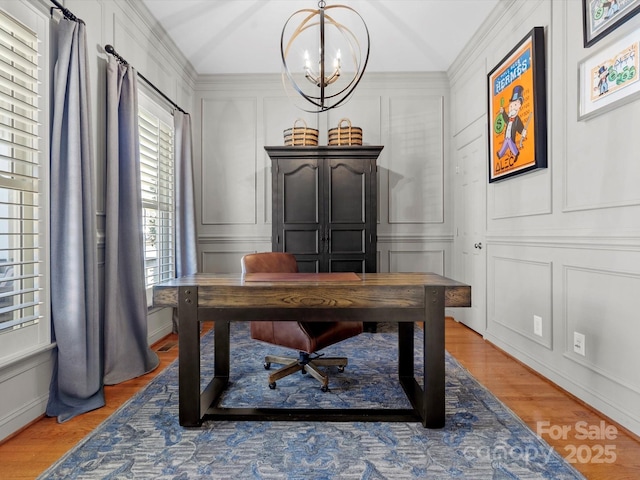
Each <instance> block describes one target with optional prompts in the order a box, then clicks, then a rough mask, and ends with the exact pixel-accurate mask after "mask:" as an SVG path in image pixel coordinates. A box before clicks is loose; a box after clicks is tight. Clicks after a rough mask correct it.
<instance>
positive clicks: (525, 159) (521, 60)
mask: <svg viewBox="0 0 640 480" xmlns="http://www.w3.org/2000/svg"><path fill="white" fill-rule="evenodd" d="M544 49H545V45H544V28H543V27H534V28H533V30H531V32H529V33H528V34H527V36H525V37H524V38H523V39H522V40H521V41H520V42H519V43H518V44H517V45H516V46H515V47H514V48H513V49H512V50H511V52H509V54H508V55H507V56H506V57H504V59H502V61H501V62H500V63H499V64H498V65H496V67H495V68H494V69H493V70H491V72H489V75H488V78H487V79H488V82H487V83H488V96H489V105H488V112H489V122H488V123H489V182H495V181H497V180H502V179H505V178H509V177H513V176H514V175H520V174H522V173H525V172H529V171H531V170H536V169H539V168H546V167H547V113H546V104H547V93H546V78H545V77H546V68H545V50H544Z"/></svg>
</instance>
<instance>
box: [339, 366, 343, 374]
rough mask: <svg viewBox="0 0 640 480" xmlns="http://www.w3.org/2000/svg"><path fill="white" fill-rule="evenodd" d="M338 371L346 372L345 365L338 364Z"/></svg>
mask: <svg viewBox="0 0 640 480" xmlns="http://www.w3.org/2000/svg"><path fill="white" fill-rule="evenodd" d="M338 372H340V373H343V372H344V365H340V366H338Z"/></svg>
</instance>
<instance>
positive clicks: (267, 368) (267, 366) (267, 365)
mask: <svg viewBox="0 0 640 480" xmlns="http://www.w3.org/2000/svg"><path fill="white" fill-rule="evenodd" d="M262 366H263V367H264V369H265V370H269V369H270V368H271V364H270V363H269V362H264V363H263V364H262Z"/></svg>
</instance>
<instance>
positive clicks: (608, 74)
mask: <svg viewBox="0 0 640 480" xmlns="http://www.w3.org/2000/svg"><path fill="white" fill-rule="evenodd" d="M639 53H640V29H638V30H636V31H634V32H632V33H630V34H629V35H627V36H625V37H623V38H621V39H620V40H618V41H616V42H615V43H612V44H610V45H609V46H608V47H606V48H603V49H601V50H599V51H598V52H596V53H594V54H592V55H590V56H589V57H587V58H586V59H584V60H583V61H582V62H580V64H579V67H578V79H579V80H578V81H579V85H578V93H579V96H580V98H579V99H578V108H579V111H578V119H579V120H586V119H588V118H590V117H593V116H595V115H599V114H601V113H604V112H608V111H610V110H612V109H614V108H616V107H618V106H620V105H624V104H625V103H628V102H630V101H632V100H633V99H635V98H638V92H640V81H639V79H640V73H639V70H640V68H639V67H640V65H639V62H640V58H639V57H640V55H639Z"/></svg>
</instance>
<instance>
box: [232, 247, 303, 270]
mask: <svg viewBox="0 0 640 480" xmlns="http://www.w3.org/2000/svg"><path fill="white" fill-rule="evenodd" d="M241 264H242V273H295V272H297V271H298V262H296V257H295V256H294V255H292V254H291V253H286V252H261V253H249V254H247V255H245V256H244V257H242V260H241Z"/></svg>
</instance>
